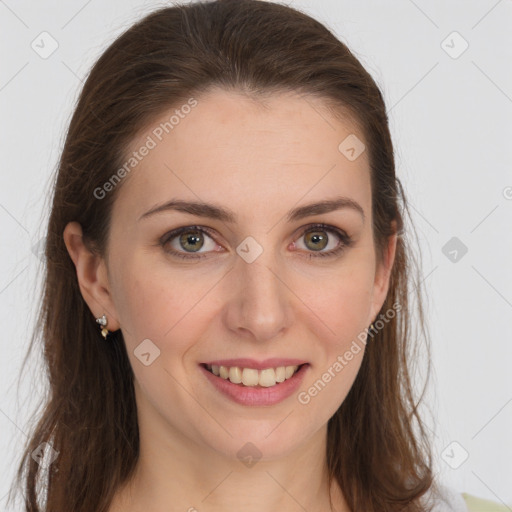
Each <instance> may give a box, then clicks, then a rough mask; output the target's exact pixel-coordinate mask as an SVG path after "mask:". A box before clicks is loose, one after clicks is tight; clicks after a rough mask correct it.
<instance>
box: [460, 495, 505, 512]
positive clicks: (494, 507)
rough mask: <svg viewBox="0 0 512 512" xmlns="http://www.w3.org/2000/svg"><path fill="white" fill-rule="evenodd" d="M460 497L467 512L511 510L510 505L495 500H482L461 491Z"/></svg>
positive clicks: (501, 511) (503, 511)
mask: <svg viewBox="0 0 512 512" xmlns="http://www.w3.org/2000/svg"><path fill="white" fill-rule="evenodd" d="M462 497H463V499H464V502H465V503H466V506H467V508H468V511H469V512H510V510H512V506H510V507H509V506H506V505H503V503H498V502H497V501H491V500H484V499H483V498H478V497H476V496H473V495H472V494H468V493H466V492H463V493H462Z"/></svg>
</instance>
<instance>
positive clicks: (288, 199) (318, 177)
mask: <svg viewBox="0 0 512 512" xmlns="http://www.w3.org/2000/svg"><path fill="white" fill-rule="evenodd" d="M193 100H194V101H190V100H189V101H188V102H184V103H183V104H181V105H176V106H174V107H173V108H170V109H168V110H166V111H165V112H162V114H161V116H159V117H158V118H156V119H154V120H153V121H152V122H151V123H150V124H149V125H148V126H147V127H146V128H145V129H144V130H143V131H142V132H141V133H140V134H139V135H138V136H137V137H136V138H135V139H134V140H133V142H132V144H131V145H130V147H129V150H128V152H127V154H126V160H127V161H128V159H129V158H132V159H134V158H135V157H134V156H133V155H134V154H135V153H137V154H138V155H137V158H136V160H137V161H136V165H134V166H133V168H132V169H131V170H130V172H129V173H127V174H126V177H125V178H124V180H123V183H122V187H121V189H122V190H121V191H120V194H119V197H118V199H117V201H116V205H115V210H116V209H117V210H118V211H122V213H123V216H124V217H123V218H127V217H128V218H132V217H133V218H138V217H139V216H140V215H141V214H142V213H144V212H145V211H146V210H148V209H149V208H151V207H152V206H154V205H155V204H158V203H161V202H165V201H168V200H169V199H170V198H176V197H178V198H182V199H187V200H193V201H205V202H212V203H219V202H220V203H223V204H225V205H229V208H230V210H234V211H239V212H240V216H242V217H243V216H246V217H249V216H254V215H256V214H264V212H270V211H272V212H274V213H275V212H277V211H278V210H279V207H280V206H281V207H283V208H286V209H287V210H288V209H289V208H291V207H292V206H294V205H296V204H298V203H300V202H311V201H313V200H318V199H324V198H325V197H327V196H329V197H333V196H335V195H338V196H339V195H343V196H347V197H351V198H352V199H354V200H356V201H357V202H359V203H360V204H361V203H362V204H363V205H364V208H365V210H367V208H369V203H370V197H369V194H370V188H369V187H370V180H369V167H368V159H367V154H366V153H367V152H366V151H365V150H362V149H361V148H364V138H363V135H362V133H361V132H360V130H359V128H358V127H357V125H356V124H355V123H354V122H353V121H351V120H350V119H349V118H347V119H341V120H340V119H339V118H338V117H334V116H333V114H332V113H331V112H330V111H329V110H328V109H327V107H326V105H325V103H323V102H322V101H321V100H320V99H318V98H314V97H312V96H304V95H299V94H297V93H280V94H273V95H269V96H266V97H265V98H262V99H261V100H255V99H254V98H252V97H249V96H247V95H244V94H242V93H239V92H228V91H223V90H212V91H210V92H208V93H206V94H203V95H201V96H198V97H194V98H193ZM187 105H194V106H193V107H187V108H185V107H186V106H187ZM354 142H355V144H356V145H357V144H359V146H357V147H356V146H354ZM347 145H348V146H350V145H352V146H354V147H355V149H356V150H357V152H360V154H359V155H358V156H357V158H355V159H354V158H351V156H353V152H352V154H351V153H346V149H347ZM144 147H145V148H146V149H145V150H143V149H144ZM349 149H350V148H349ZM142 153H144V155H143V156H142ZM347 155H348V157H347Z"/></svg>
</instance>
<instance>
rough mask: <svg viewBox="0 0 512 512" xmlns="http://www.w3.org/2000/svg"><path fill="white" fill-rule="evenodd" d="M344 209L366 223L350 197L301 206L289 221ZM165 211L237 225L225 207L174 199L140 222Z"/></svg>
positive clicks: (292, 211) (291, 214) (290, 216)
mask: <svg viewBox="0 0 512 512" xmlns="http://www.w3.org/2000/svg"><path fill="white" fill-rule="evenodd" d="M342 209H351V210H354V211H356V212H358V213H359V214H360V215H361V217H362V219H363V222H364V221H365V214H364V210H363V208H362V206H361V205H360V204H359V203H357V202H356V201H354V200H353V199H350V198H349V197H335V198H333V199H326V200H324V201H320V202H316V203H310V204H307V205H304V206H299V207H297V208H294V209H292V210H290V211H289V212H288V215H287V221H288V222H293V221H296V220H300V219H304V218H306V217H311V216H313V215H321V214H323V213H329V212H333V211H336V210H342ZM165 211H178V212H184V213H189V214H190V215H195V216H197V217H207V218H210V219H217V220H220V221H223V222H229V223H236V214H235V213H234V212H233V211H231V210H229V209H227V208H224V207H223V206H219V205H215V204H212V203H201V202H196V201H184V200H181V199H172V200H170V201H167V202H166V203H164V204H161V205H157V206H155V207H153V208H151V209H150V210H148V211H147V212H145V213H143V214H142V215H141V216H140V217H139V219H138V221H140V220H142V219H146V218H148V217H150V216H152V215H154V214H156V213H161V212H165Z"/></svg>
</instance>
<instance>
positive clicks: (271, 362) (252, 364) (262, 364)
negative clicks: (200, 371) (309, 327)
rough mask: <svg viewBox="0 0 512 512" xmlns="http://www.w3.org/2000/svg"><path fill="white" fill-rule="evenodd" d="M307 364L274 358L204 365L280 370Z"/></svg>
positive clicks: (217, 361) (229, 360) (225, 361)
mask: <svg viewBox="0 0 512 512" xmlns="http://www.w3.org/2000/svg"><path fill="white" fill-rule="evenodd" d="M306 363H307V361H304V360H303V359H291V358H286V359H283V358H279V357H272V358H270V359H264V360H263V361H257V360H256V359H251V358H238V359H217V360H216V361H208V362H205V363H203V364H205V365H207V364H208V365H216V366H228V367H233V366H238V367H240V368H254V369H255V370H264V369H265V368H278V367H279V366H300V365H301V364H306Z"/></svg>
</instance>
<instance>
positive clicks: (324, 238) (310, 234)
mask: <svg viewBox="0 0 512 512" xmlns="http://www.w3.org/2000/svg"><path fill="white" fill-rule="evenodd" d="M326 233H331V234H332V233H334V234H335V235H336V236H335V238H337V239H338V243H337V244H336V243H334V244H333V246H334V247H333V248H332V249H330V250H328V251H324V252H321V251H322V250H323V249H325V248H326V247H327V246H328V245H329V243H330V242H331V237H330V236H329V235H326ZM302 238H304V240H305V246H306V251H307V249H308V248H309V249H311V250H312V251H313V252H312V253H311V252H310V253H309V254H307V255H306V257H307V258H316V257H331V256H336V255H339V254H341V253H342V252H343V251H344V250H345V249H346V248H347V247H350V246H351V245H352V239H351V238H350V237H349V236H348V235H347V234H346V233H344V232H343V231H342V230H341V229H338V228H336V227H334V226H329V225H326V224H313V225H312V226H310V227H309V228H308V229H307V230H305V231H303V232H302V235H301V236H300V237H299V240H301V239H302ZM294 245H295V246H297V243H295V242H294ZM307 252H309V251H307Z"/></svg>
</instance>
